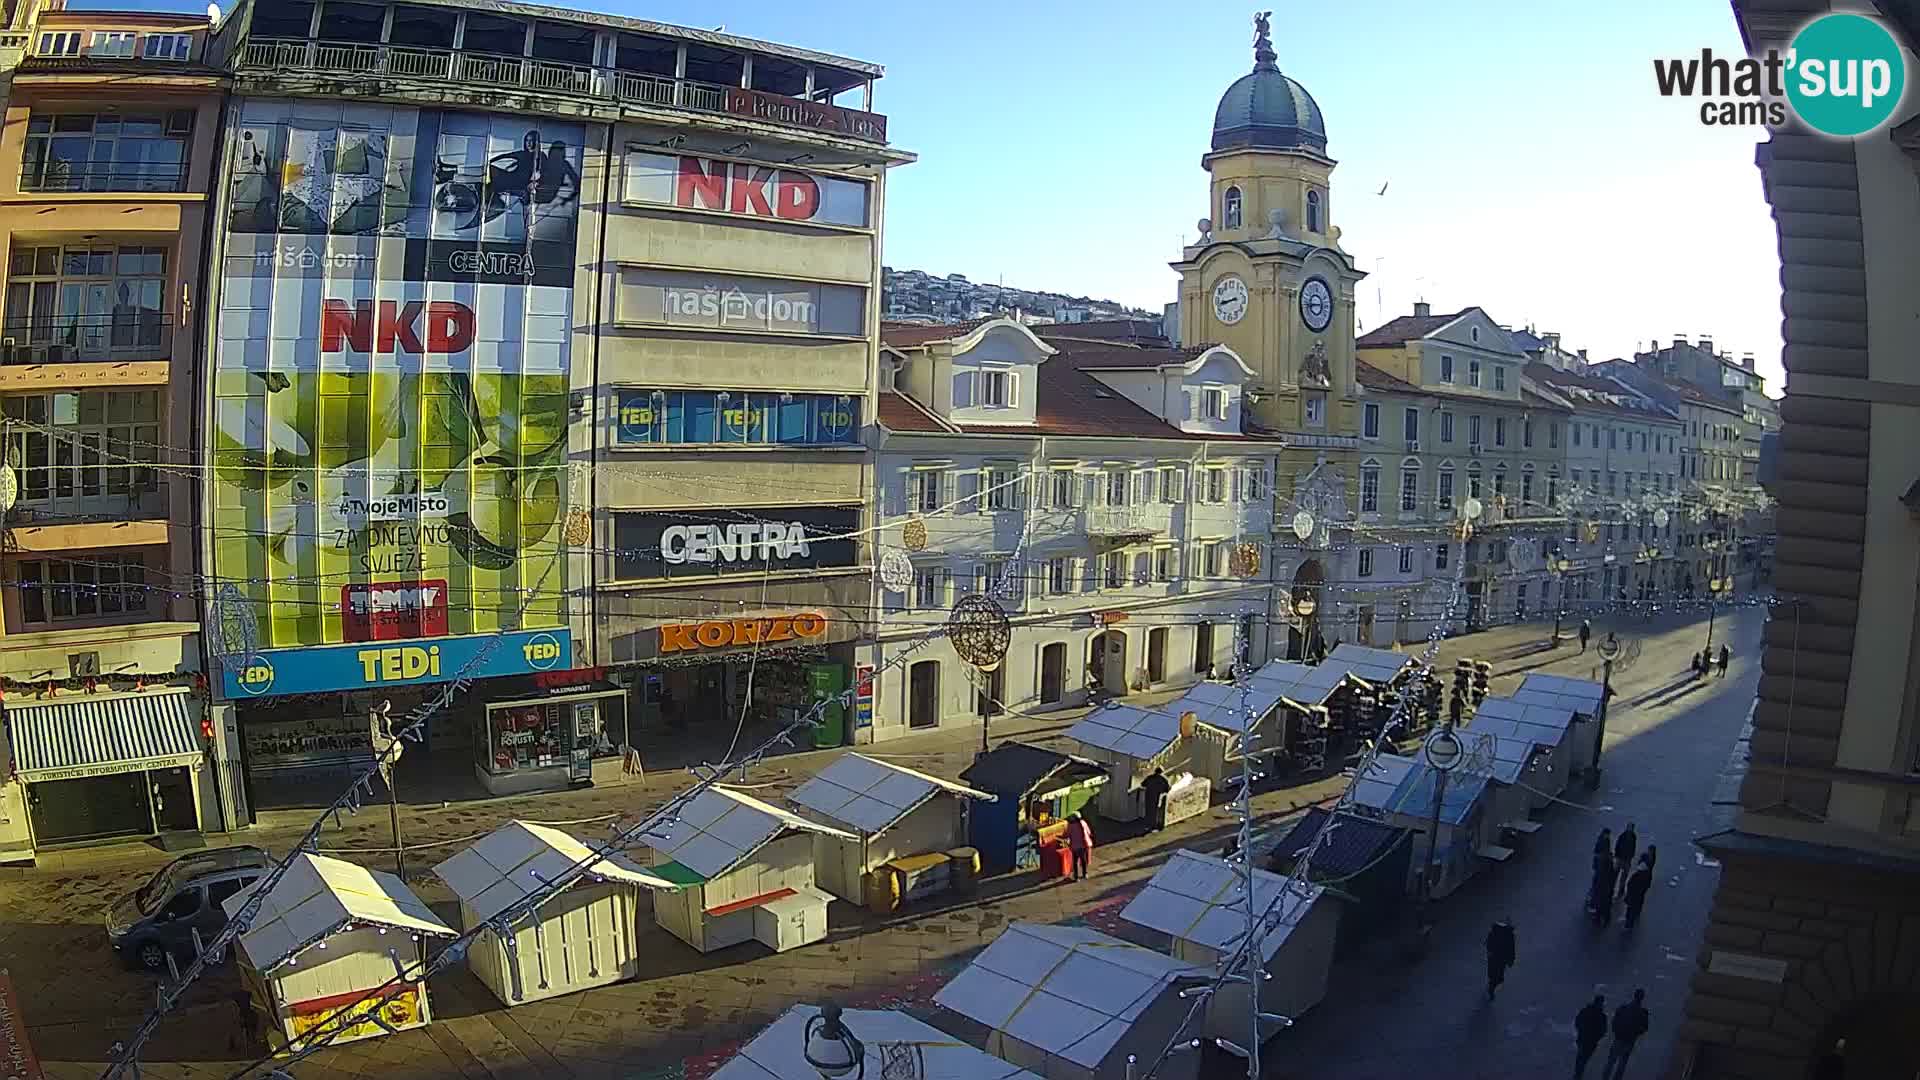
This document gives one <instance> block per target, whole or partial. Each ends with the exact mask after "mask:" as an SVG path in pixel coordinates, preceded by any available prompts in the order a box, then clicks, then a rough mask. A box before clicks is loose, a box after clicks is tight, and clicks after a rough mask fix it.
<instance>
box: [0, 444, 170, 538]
mask: <svg viewBox="0 0 1920 1080" xmlns="http://www.w3.org/2000/svg"><path fill="white" fill-rule="evenodd" d="M80 472H81V470H80V469H78V468H76V467H73V466H56V467H55V468H54V469H52V470H49V469H45V468H38V469H36V468H27V469H24V470H22V474H23V475H22V481H21V490H20V501H19V503H17V504H16V505H15V506H14V507H13V509H11V510H9V511H7V514H6V521H5V524H6V547H7V550H8V551H10V552H15V553H26V552H35V551H46V552H57V551H81V550H94V549H101V548H122V547H143V546H146V545H150V544H164V543H166V542H167V541H168V535H167V534H168V516H169V513H170V507H169V506H168V491H167V485H166V482H165V481H164V480H162V479H161V478H159V477H156V476H155V475H154V472H153V469H152V468H151V467H149V466H142V465H124V466H102V467H95V468H92V469H90V470H87V471H86V474H85V475H79V474H80Z"/></svg>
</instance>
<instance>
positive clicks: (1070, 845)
mask: <svg viewBox="0 0 1920 1080" xmlns="http://www.w3.org/2000/svg"><path fill="white" fill-rule="evenodd" d="M1067 850H1068V851H1069V852H1070V853H1072V855H1073V880H1075V881H1084V880H1086V877H1087V864H1088V863H1089V862H1090V861H1092V859H1093V827H1092V826H1091V825H1088V824H1087V819H1086V818H1083V817H1081V816H1080V815H1079V814H1068V815H1067Z"/></svg>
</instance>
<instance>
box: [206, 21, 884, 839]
mask: <svg viewBox="0 0 1920 1080" xmlns="http://www.w3.org/2000/svg"><path fill="white" fill-rule="evenodd" d="M210 50H211V53H212V59H213V61H214V62H215V63H216V64H217V65H222V66H223V67H224V69H225V70H228V71H229V72H230V73H231V79H232V91H233V100H232V104H231V106H230V110H229V115H230V117H231V121H230V124H229V127H228V130H227V132H226V140H225V149H224V153H223V156H222V160H223V174H222V176H221V178H220V189H219V190H220V191H221V198H220V200H219V207H218V218H217V224H216V228H215V230H214V238H213V264H214V265H215V266H217V267H218V268H219V272H218V274H217V275H216V277H215V279H214V282H213V288H214V291H215V295H216V297H217V299H216V301H215V303H216V304H217V308H218V311H219V314H220V318H219V320H218V323H219V326H218V332H217V333H216V334H213V335H211V336H210V340H209V341H208V348H209V350H210V361H209V364H208V367H209V371H210V377H209V378H208V379H207V380H206V381H205V383H204V385H203V388H202V394H203V407H204V408H205V410H206V411H207V413H208V415H209V416H210V417H212V422H211V423H210V424H209V425H208V430H207V449H208V451H209V452H210V454H211V458H212V462H213V464H214V473H213V476H214V479H213V482H212V483H210V484H209V485H208V490H207V498H206V509H205V513H206V515H207V517H208V519H209V521H210V522H211V526H212V529H211V536H210V537H209V540H208V543H207V547H206V551H205V557H206V559H207V562H208V564H209V565H210V566H211V568H212V572H213V573H214V574H215V575H216V576H217V577H218V578H219V579H220V580H221V581H222V582H226V583H231V584H232V585H233V588H232V589H231V590H225V591H224V592H223V594H222V595H221V596H220V597H219V598H218V599H217V602H216V603H215V604H214V605H213V608H214V610H213V611H212V612H210V619H211V621H212V623H213V624H214V625H215V626H219V627H221V628H223V630H225V631H228V632H224V633H222V634H221V635H219V640H218V645H219V648H218V652H219V655H220V656H221V658H222V665H221V667H222V670H221V676H220V679H219V680H218V682H217V684H216V686H215V693H216V700H218V701H219V703H220V706H219V707H220V710H221V725H222V729H223V734H224V735H225V739H224V744H225V750H226V752H227V753H230V754H231V755H232V757H233V758H234V759H235V760H237V761H239V762H240V763H241V764H242V765H243V766H244V772H245V775H246V776H247V778H248V786H247V792H248V794H249V796H250V797H251V799H252V801H253V802H254V804H256V805H258V804H260V803H263V802H277V801H282V800H286V799H301V798H305V797H308V796H309V795H310V792H309V790H308V789H309V788H312V787H319V788H322V789H327V790H333V789H337V785H338V781H339V776H340V772H341V769H342V768H344V767H346V766H349V765H351V764H352V763H353V762H355V761H358V760H363V759H364V758H365V757H366V756H367V754H368V753H369V746H370V742H371V730H370V721H369V716H370V714H371V713H372V712H374V711H377V710H380V709H383V708H390V709H391V711H392V715H394V716H395V717H404V716H406V715H408V714H409V713H410V712H411V711H412V710H413V709H415V708H417V707H419V706H421V705H422V704H423V703H425V702H427V701H428V700H430V699H431V698H432V697H434V696H436V695H437V694H438V693H439V691H440V690H441V688H442V687H443V686H444V685H445V684H446V683H447V682H449V681H453V680H455V679H459V678H463V677H464V678H466V679H470V680H472V681H473V689H472V691H470V692H469V693H468V694H466V695H463V696H462V697H461V698H460V699H459V700H458V701H456V702H455V703H454V705H452V706H451V707H449V708H446V709H443V710H441V711H439V712H438V713H436V714H435V715H434V716H433V719H432V722H431V725H430V729H429V731H428V738H427V741H426V743H425V744H424V745H423V746H422V747H420V748H418V749H416V750H414V751H412V752H410V753H408V754H407V755H406V758H405V759H404V761H403V763H402V765H401V766H400V773H401V774H402V775H401V776H400V777H399V780H398V783H399V784H400V785H401V786H402V787H405V786H407V785H408V784H413V785H416V787H415V788H414V790H422V789H425V790H433V791H443V792H446V793H447V797H467V796H471V795H478V794H482V793H490V794H507V793H517V792H527V791H539V790H548V789H556V788H566V787H569V786H573V785H579V784H585V783H594V784H604V783H615V782H619V781H621V780H622V779H624V778H626V777H628V776H630V775H632V772H633V770H632V761H631V758H630V756H629V753H628V750H629V748H630V747H631V746H632V743H633V739H634V737H635V732H636V731H637V730H642V729H645V728H647V727H649V726H651V725H667V726H669V727H672V728H675V729H678V728H680V727H683V726H689V725H694V724H701V725H713V724H718V723H720V722H722V720H727V721H728V722H730V723H732V722H736V721H739V720H741V719H742V718H743V716H744V718H745V719H751V718H752V717H751V716H746V715H745V713H744V712H743V711H742V710H744V709H745V707H746V706H747V705H748V703H747V702H746V700H745V690H744V682H745V680H744V679H739V680H736V679H735V678H734V676H733V672H734V671H735V670H736V668H737V667H741V666H745V665H747V664H749V663H751V662H752V660H753V659H757V660H758V661H759V663H758V665H757V675H758V678H757V680H756V693H755V701H754V702H753V706H754V707H756V708H758V709H760V710H761V712H770V711H773V710H775V709H776V708H791V707H796V706H798V705H804V704H806V703H807V702H808V701H809V700H810V698H811V693H812V690H811V689H810V687H809V685H808V680H810V679H813V678H815V677H816V676H815V675H814V674H813V673H812V671H811V670H810V665H820V666H822V667H825V666H827V665H833V664H834V663H835V661H834V654H832V653H831V652H830V650H832V649H835V648H838V649H840V650H841V652H840V653H839V654H838V655H839V657H840V662H839V663H838V664H837V666H838V667H839V668H840V669H841V672H842V678H843V679H844V677H845V669H846V667H847V663H846V661H847V660H849V659H850V656H848V654H847V653H846V652H845V648H846V646H847V642H849V641H850V640H851V639H852V638H854V637H856V636H858V634H859V632H860V629H859V628H860V626H861V625H862V624H861V621H860V620H861V616H862V615H863V613H864V611H865V606H866V603H867V585H866V582H867V575H866V573H865V572H864V570H863V566H864V558H865V555H864V548H863V547H861V546H860V545H859V544H858V543H857V542H855V541H854V540H852V539H850V537H851V536H852V534H854V533H855V532H856V531H857V530H858V529H859V528H860V527H861V526H862V523H863V521H864V513H865V505H864V504H865V499H866V493H867V490H868V486H869V485H868V482H867V478H866V473H865V470H864V468H863V466H862V454H861V452H860V450H859V443H860V439H861V436H860V430H861V429H862V427H863V426H864V425H865V424H866V423H867V418H868V417H869V416H870V415H871V406H872V394H873V382H872V371H873V366H874V349H875V346H874V344H873V330H874V326H875V319H876V315H875V307H874V300H873V297H874V296H875V294H876V293H877V285H878V275H879V265H880V260H879V257H878V251H879V244H880V221H881V206H882V205H883V188H884V175H883V173H884V169H885V167H886V166H887V165H889V164H894V163H898V162H900V161H904V160H906V159H907V156H906V155H902V154H899V153H898V152H896V151H893V150H891V149H889V147H888V145H887V129H886V118H885V117H884V116H882V115H880V114H878V113H876V112H874V111H872V87H873V83H874V81H875V80H876V79H877V78H878V77H879V76H880V74H881V69H880V68H879V67H877V66H876V65H873V64H868V63H865V62H861V61H855V60H849V59H844V58H838V57H832V56H828V55H826V54H823V53H817V52H813V51H810V50H805V49H796V48H791V47H788V46H784V45H779V44H775V43H770V42H760V41H753V40H749V39H746V38H741V37H737V36H732V35H727V34H723V33H716V32H708V31H704V30H691V29H684V28H679V27H672V26H665V25H662V24H659V23H654V22H649V21H645V20H641V19H634V18H624V17H618V16H608V15H601V14H597V13H596V14H585V13H582V12H579V11H572V10H563V9H560V8H546V7H538V6H534V5H527V4H511V5H500V4H490V3H473V2H460V0H420V2H408V3H399V2H384V0H382V2H358V0H272V2H243V3H241V4H240V5H238V6H236V7H235V9H234V10H233V11H232V12H230V13H229V14H228V15H227V16H226V18H225V19H224V20H223V21H222V24H221V26H220V27H219V28H218V29H217V30H216V32H215V33H214V35H213V41H212V43H211V46H210ZM453 103H461V104H453ZM816 540H817V541H818V542H815V541H816ZM689 579H691V581H689ZM321 582H324V583H325V585H324V586H322V585H320V584H318V583H321ZM749 583H751V584H749ZM763 639H764V640H763ZM775 640H779V641H781V642H783V644H782V645H781V646H780V647H779V648H772V647H768V648H761V646H762V644H765V645H767V646H772V644H773V642H774V641H775ZM786 642H791V645H787V644H784V643H786ZM819 677H822V678H824V677H825V676H819ZM736 706H739V707H740V708H739V709H736ZM754 715H759V714H758V713H756V714H754Z"/></svg>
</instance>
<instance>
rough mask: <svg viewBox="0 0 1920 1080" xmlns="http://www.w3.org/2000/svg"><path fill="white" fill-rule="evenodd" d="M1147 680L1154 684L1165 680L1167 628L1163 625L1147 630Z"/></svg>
mask: <svg viewBox="0 0 1920 1080" xmlns="http://www.w3.org/2000/svg"><path fill="white" fill-rule="evenodd" d="M1147 681H1148V682H1149V683H1153V684H1155V685H1158V684H1160V683H1163V682H1166V681H1167V628H1166V627H1164V626H1156V627H1154V628H1153V629H1151V630H1149V631H1147Z"/></svg>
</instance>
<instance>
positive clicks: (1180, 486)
mask: <svg viewBox="0 0 1920 1080" xmlns="http://www.w3.org/2000/svg"><path fill="white" fill-rule="evenodd" d="M1173 501H1174V502H1177V503H1182V502H1186V501H1187V470H1185V469H1175V470H1173Z"/></svg>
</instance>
